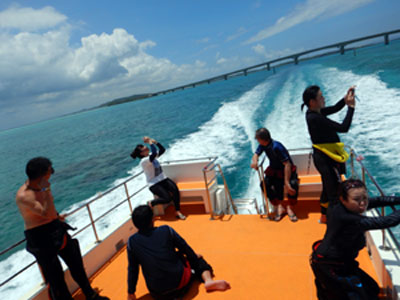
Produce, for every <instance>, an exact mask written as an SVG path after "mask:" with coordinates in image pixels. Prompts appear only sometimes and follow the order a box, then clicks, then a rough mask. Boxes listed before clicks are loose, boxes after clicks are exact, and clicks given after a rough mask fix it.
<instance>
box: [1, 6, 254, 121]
mask: <svg viewBox="0 0 400 300" xmlns="http://www.w3.org/2000/svg"><path fill="white" fill-rule="evenodd" d="M8 10H10V9H8ZM8 10H6V11H8ZM26 11H29V12H31V13H32V15H35V14H36V13H43V11H45V12H50V13H51V14H54V15H55V16H57V15H58V14H59V13H58V12H57V11H55V10H54V9H53V8H43V9H38V10H34V9H31V8H29V9H24V8H18V9H15V10H14V12H20V13H21V15H23V16H24V15H25V14H26ZM4 12H5V11H2V12H1V11H0V15H1V14H3V13H4ZM59 15H61V14H59ZM14 17H15V18H16V19H21V18H20V16H18V15H17V14H15V15H14ZM62 20H66V17H64V18H61V19H59V20H58V21H56V19H54V21H53V22H50V21H47V22H45V23H43V24H46V26H45V25H43V24H42V25H40V26H39V25H38V23H37V24H36V25H35V26H33V25H32V24H33V23H31V24H30V26H27V24H25V25H24V26H26V28H27V29H25V30H22V29H23V28H25V27H24V26H22V25H19V27H18V28H19V29H21V30H22V31H14V30H9V29H10V28H11V27H7V28H5V27H0V129H4V128H9V127H12V126H19V125H21V124H23V123H29V122H34V121H38V120H41V119H48V118H50V117H55V116H57V115H60V114H65V113H69V112H73V111H77V110H80V109H82V108H88V107H94V106H96V105H99V104H101V103H104V102H106V101H109V100H112V99H115V98H119V97H123V96H129V95H133V94H140V93H146V92H156V91H160V90H163V89H167V88H171V87H173V86H178V85H182V84H185V83H190V82H193V81H197V80H200V79H204V78H205V77H208V76H210V77H211V76H215V75H218V74H221V73H225V72H228V71H232V70H234V69H236V68H241V67H243V66H245V65H249V64H253V63H254V62H255V58H254V57H251V58H242V57H233V58H224V57H221V55H220V54H218V57H216V59H215V60H216V62H217V63H216V64H215V65H214V66H209V65H207V64H206V63H205V62H203V61H200V60H195V61H194V62H193V63H191V64H180V65H179V64H175V63H173V62H172V61H171V60H169V59H168V58H163V57H155V56H152V55H150V54H148V53H147V49H149V48H151V47H155V46H156V43H155V42H154V41H151V40H145V41H138V40H137V39H136V38H135V36H134V35H133V34H131V33H129V32H127V31H126V30H125V29H123V28H116V29H114V30H113V31H112V32H111V33H101V34H91V35H88V36H85V37H82V38H81V41H80V43H78V44H76V43H73V44H72V42H71V35H72V33H73V32H72V30H73V29H74V28H75V26H71V25H70V24H69V23H68V21H62ZM50 24H52V26H50ZM75 24H76V23H75ZM28 27H29V28H28ZM15 28H17V27H15ZM33 28H36V29H40V30H39V31H35V30H33ZM208 47H209V49H211V48H213V47H215V45H209V46H208Z"/></svg>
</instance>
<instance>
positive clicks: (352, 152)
mask: <svg viewBox="0 0 400 300" xmlns="http://www.w3.org/2000/svg"><path fill="white" fill-rule="evenodd" d="M348 148H349V147H348ZM349 149H350V165H351V177H353V178H357V177H358V176H357V175H358V174H357V172H356V170H355V164H354V163H355V162H357V163H358V164H359V166H360V168H361V180H362V181H363V182H364V184H365V185H367V178H368V179H369V180H370V181H371V183H372V184H373V185H374V186H375V187H376V189H377V190H378V191H379V193H380V194H381V196H385V193H384V191H383V189H382V187H381V186H380V185H379V184H378V182H377V181H376V179H375V178H374V177H373V176H372V174H371V172H370V171H369V170H368V169H367V167H366V166H365V165H364V163H363V162H362V160H363V158H361V157H360V156H358V155H357V153H356V152H355V150H354V149H352V148H349ZM390 208H391V209H392V210H393V211H396V210H397V208H396V207H395V206H394V205H391V206H390ZM375 211H376V212H377V213H378V215H380V216H385V207H381V208H380V210H379V208H375ZM381 232H382V245H380V248H381V249H382V250H391V248H390V247H388V246H387V245H386V243H387V241H386V232H387V233H388V234H389V236H390V237H391V239H392V240H393V243H394V244H395V246H396V248H397V249H400V243H399V241H398V240H397V237H396V236H395V235H394V233H393V231H392V230H391V228H387V229H382V230H381Z"/></svg>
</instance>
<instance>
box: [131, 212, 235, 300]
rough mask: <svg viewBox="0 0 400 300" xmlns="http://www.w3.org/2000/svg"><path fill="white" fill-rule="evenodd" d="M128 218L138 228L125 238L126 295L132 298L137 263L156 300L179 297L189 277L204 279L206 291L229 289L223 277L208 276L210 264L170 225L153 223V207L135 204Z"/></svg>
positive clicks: (133, 296) (187, 283)
mask: <svg viewBox="0 0 400 300" xmlns="http://www.w3.org/2000/svg"><path fill="white" fill-rule="evenodd" d="M132 221H133V223H134V225H135V226H136V228H138V230H139V231H138V232H137V233H135V234H134V235H132V236H131V237H130V238H129V240H128V246H127V249H128V262H129V266H128V299H130V300H133V299H136V296H135V291H136V284H137V280H138V275H139V265H141V266H142V272H143V275H144V279H145V281H146V285H147V288H148V289H149V291H150V294H151V295H152V296H153V298H155V299H157V300H158V299H160V300H161V299H162V300H167V299H175V298H179V297H182V296H183V295H184V294H185V292H186V291H187V290H188V287H189V285H190V282H191V280H192V279H193V277H196V278H198V279H200V280H202V281H203V282H204V286H205V288H206V291H207V292H213V291H225V290H228V289H230V285H229V283H228V282H226V281H225V280H213V279H212V272H213V271H212V268H211V266H210V265H209V264H208V263H207V262H206V261H205V260H204V259H203V257H202V256H201V255H200V254H196V253H195V252H194V251H193V249H192V248H191V247H190V246H189V245H188V244H187V243H186V241H185V240H184V239H183V238H182V237H181V236H180V235H179V234H178V233H176V232H175V230H174V229H172V228H171V227H169V226H167V225H164V226H160V227H154V226H153V211H152V209H151V208H150V207H149V206H148V205H141V206H138V207H137V208H135V210H134V211H133V213H132ZM176 249H178V251H177V250H176ZM192 273H194V276H192Z"/></svg>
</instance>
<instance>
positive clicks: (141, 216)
mask: <svg viewBox="0 0 400 300" xmlns="http://www.w3.org/2000/svg"><path fill="white" fill-rule="evenodd" d="M152 221H153V210H152V209H151V207H150V206H148V205H140V206H138V207H136V208H135V209H134V210H133V213H132V222H133V224H134V225H135V227H136V228H137V229H139V230H142V229H146V228H150V227H151V224H152Z"/></svg>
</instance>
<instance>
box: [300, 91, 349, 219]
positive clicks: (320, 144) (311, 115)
mask: <svg viewBox="0 0 400 300" xmlns="http://www.w3.org/2000/svg"><path fill="white" fill-rule="evenodd" d="M354 89H355V87H354V86H352V87H350V88H349V90H348V91H347V94H346V96H345V97H343V99H342V100H340V101H339V102H337V103H336V104H335V105H334V106H329V107H325V98H324V96H323V95H322V91H321V89H320V87H319V86H317V85H312V86H309V87H308V88H307V89H306V90H305V91H304V93H303V104H302V105H301V109H302V110H303V108H304V106H307V108H308V110H307V112H306V121H307V127H308V132H309V133H310V137H311V141H312V144H313V159H314V165H315V167H316V168H317V170H318V172H319V173H320V174H321V179H322V193H321V198H320V205H321V218H320V223H324V224H325V223H326V211H327V208H328V206H329V205H332V204H333V202H334V201H336V199H337V190H338V187H339V183H340V182H341V177H340V174H345V173H346V172H345V161H346V160H347V159H348V154H347V152H345V151H344V149H343V147H344V145H343V144H342V143H340V139H339V136H338V134H337V132H347V131H348V130H349V128H350V125H351V120H352V118H353V114H354V107H355V100H354V97H355V96H354ZM346 105H347V107H348V109H347V114H346V117H345V118H344V120H343V122H342V123H337V122H335V121H332V120H331V119H329V118H327V116H328V115H330V114H334V113H337V112H338V111H340V110H341V109H342V108H343V107H345V106H346ZM333 153H335V154H336V153H341V154H343V155H330V154H333Z"/></svg>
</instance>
